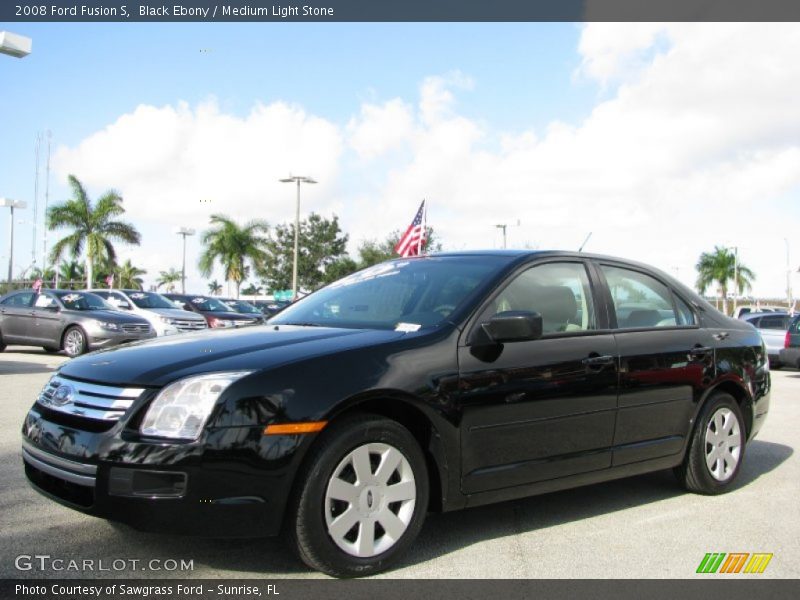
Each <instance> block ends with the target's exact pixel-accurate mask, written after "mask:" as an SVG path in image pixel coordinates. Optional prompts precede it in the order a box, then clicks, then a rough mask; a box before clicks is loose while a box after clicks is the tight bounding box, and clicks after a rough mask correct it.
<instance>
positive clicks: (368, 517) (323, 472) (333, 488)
mask: <svg viewBox="0 0 800 600" xmlns="http://www.w3.org/2000/svg"><path fill="white" fill-rule="evenodd" d="M322 435H323V437H322V438H321V439H320V440H319V441H318V444H317V445H316V447H315V448H314V449H312V452H313V453H314V454H313V455H312V456H311V457H310V460H309V462H308V463H307V465H306V467H305V468H304V469H302V471H301V472H300V474H299V477H300V480H299V483H298V493H297V494H296V498H295V503H294V506H293V507H292V509H293V510H292V511H291V513H290V515H289V520H288V523H287V526H288V528H289V530H290V531H289V539H290V540H291V542H292V543H293V545H294V547H295V550H296V551H297V553H298V555H299V556H300V558H301V559H302V560H303V562H305V563H306V564H307V565H308V566H310V567H312V568H314V569H317V570H319V571H322V572H324V573H327V574H329V575H333V576H335V577H358V576H364V575H372V574H374V573H377V572H379V571H382V570H384V569H386V568H387V567H389V566H390V565H391V564H392V563H393V562H394V561H395V560H397V558H398V557H399V556H400V555H401V554H402V553H403V551H404V550H406V549H407V548H408V547H409V546H410V545H411V543H412V542H413V541H414V539H415V538H416V537H417V534H418V533H419V531H420V529H421V528H422V522H423V520H424V519H425V513H426V512H427V507H428V493H429V490H428V472H427V467H426V463H425V457H424V456H423V454H422V451H421V450H420V448H419V445H418V444H417V441H416V440H415V439H414V437H413V436H412V435H411V433H409V431H408V430H407V429H406V428H405V427H403V426H402V425H400V424H399V423H397V422H395V421H391V420H389V419H384V418H381V417H377V416H372V415H358V416H355V417H347V418H346V419H345V420H343V421H341V422H339V423H336V422H334V423H332V424H331V425H330V426H329V429H326V430H325V431H324V432H323V434H322Z"/></svg>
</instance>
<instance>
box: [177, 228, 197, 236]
mask: <svg viewBox="0 0 800 600" xmlns="http://www.w3.org/2000/svg"><path fill="white" fill-rule="evenodd" d="M173 233H176V234H178V235H194V234H195V233H197V232H196V231H195V230H194V229H192V228H191V227H176V228H175V229H174V230H173Z"/></svg>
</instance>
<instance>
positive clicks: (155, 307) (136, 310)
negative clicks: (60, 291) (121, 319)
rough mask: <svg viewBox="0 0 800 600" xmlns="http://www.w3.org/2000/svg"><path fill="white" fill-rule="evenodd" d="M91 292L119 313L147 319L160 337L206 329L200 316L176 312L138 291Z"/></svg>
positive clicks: (158, 297) (163, 300)
mask: <svg viewBox="0 0 800 600" xmlns="http://www.w3.org/2000/svg"><path fill="white" fill-rule="evenodd" d="M91 292H92V293H93V294H97V295H98V296H100V297H101V298H103V299H104V300H105V301H106V302H108V303H109V304H111V305H112V306H114V307H115V308H117V309H119V310H123V311H126V312H130V313H132V314H136V315H139V316H141V317H143V318H145V319H147V320H148V321H149V322H150V324H151V325H152V326H153V329H155V331H156V335H159V336H162V335H174V334H176V333H181V332H186V331H198V330H200V329H206V328H208V324H207V323H206V320H205V319H204V318H203V317H202V316H201V315H198V314H196V313H193V312H190V311H188V310H183V309H180V308H176V307H175V305H174V304H173V303H172V302H170V301H169V300H167V299H166V298H164V296H162V295H161V294H156V293H154V292H142V291H139V290H91Z"/></svg>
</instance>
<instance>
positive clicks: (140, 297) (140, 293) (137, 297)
mask: <svg viewBox="0 0 800 600" xmlns="http://www.w3.org/2000/svg"><path fill="white" fill-rule="evenodd" d="M131 298H133V299H134V300H141V299H142V298H145V295H144V294H143V293H142V292H136V293H135V294H131Z"/></svg>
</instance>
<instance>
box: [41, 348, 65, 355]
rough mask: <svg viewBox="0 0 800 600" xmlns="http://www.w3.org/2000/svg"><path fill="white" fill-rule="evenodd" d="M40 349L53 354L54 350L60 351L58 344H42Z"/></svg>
mask: <svg viewBox="0 0 800 600" xmlns="http://www.w3.org/2000/svg"><path fill="white" fill-rule="evenodd" d="M42 349H43V350H44V351H45V352H49V353H50V354H55V353H56V352H61V348H59V347H58V346H42Z"/></svg>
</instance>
